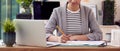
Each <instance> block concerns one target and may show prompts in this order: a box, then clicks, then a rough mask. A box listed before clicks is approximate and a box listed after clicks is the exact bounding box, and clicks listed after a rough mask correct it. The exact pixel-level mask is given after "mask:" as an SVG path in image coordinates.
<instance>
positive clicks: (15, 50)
mask: <svg viewBox="0 0 120 51" xmlns="http://www.w3.org/2000/svg"><path fill="white" fill-rule="evenodd" d="M0 51H120V47H112V46H107V47H50V48H44V47H26V46H16V47H0Z"/></svg>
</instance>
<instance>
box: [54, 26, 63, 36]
mask: <svg viewBox="0 0 120 51" xmlns="http://www.w3.org/2000/svg"><path fill="white" fill-rule="evenodd" d="M56 27H57V29H58V31H60V33H62V35H64V32H63V31H62V29H61V28H60V27H59V26H58V25H57V26H56Z"/></svg>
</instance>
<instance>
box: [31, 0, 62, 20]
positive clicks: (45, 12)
mask: <svg viewBox="0 0 120 51" xmlns="http://www.w3.org/2000/svg"><path fill="white" fill-rule="evenodd" d="M58 6H60V2H58V1H54V2H53V1H48V2H41V1H34V2H33V7H34V8H33V9H34V19H42V20H48V19H49V18H50V15H51V13H52V11H53V9H54V8H55V7H58Z"/></svg>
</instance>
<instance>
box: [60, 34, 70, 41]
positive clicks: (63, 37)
mask: <svg viewBox="0 0 120 51" xmlns="http://www.w3.org/2000/svg"><path fill="white" fill-rule="evenodd" d="M69 37H70V36H67V35H61V36H60V37H59V38H58V42H61V43H66V42H67V41H69V40H70V39H69Z"/></svg>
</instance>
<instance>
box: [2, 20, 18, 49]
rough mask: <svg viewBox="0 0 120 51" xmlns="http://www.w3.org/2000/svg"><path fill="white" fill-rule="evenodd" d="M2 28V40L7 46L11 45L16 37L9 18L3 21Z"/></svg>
mask: <svg viewBox="0 0 120 51" xmlns="http://www.w3.org/2000/svg"><path fill="white" fill-rule="evenodd" d="M3 30H4V32H3V42H4V43H5V45H6V46H7V47H12V46H13V44H14V43H15V38H16V33H15V26H14V23H13V22H12V21H11V20H10V19H6V20H5V21H4V22H3Z"/></svg>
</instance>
